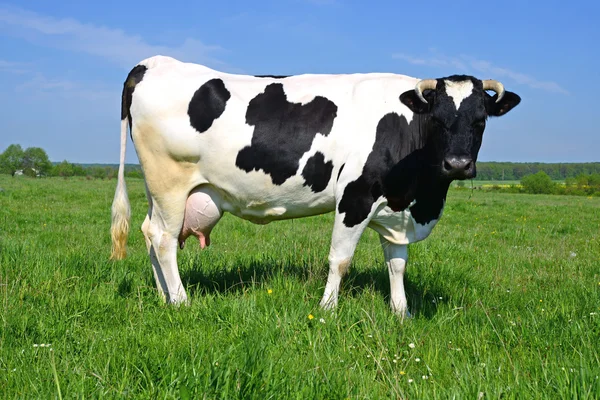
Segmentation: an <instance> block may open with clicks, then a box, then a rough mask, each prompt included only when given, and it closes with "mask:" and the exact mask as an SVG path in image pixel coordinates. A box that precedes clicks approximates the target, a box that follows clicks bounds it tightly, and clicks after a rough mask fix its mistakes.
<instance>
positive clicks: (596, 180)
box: [588, 173, 600, 190]
mask: <svg viewBox="0 0 600 400" xmlns="http://www.w3.org/2000/svg"><path fill="white" fill-rule="evenodd" d="M588 185H589V186H590V187H591V188H593V189H595V190H600V174H598V173H596V174H591V175H590V177H589V178H588Z"/></svg>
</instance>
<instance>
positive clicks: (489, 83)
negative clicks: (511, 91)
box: [482, 79, 504, 103]
mask: <svg viewBox="0 0 600 400" xmlns="http://www.w3.org/2000/svg"><path fill="white" fill-rule="evenodd" d="M482 83H483V90H493V91H494V92H496V94H497V95H498V98H497V99H496V103H497V102H499V101H500V100H501V99H502V98H503V97H504V85H503V84H501V83H500V82H498V81H495V80H493V79H486V80H484V81H482Z"/></svg>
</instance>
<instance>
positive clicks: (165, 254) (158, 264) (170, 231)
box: [144, 192, 187, 304]
mask: <svg viewBox="0 0 600 400" xmlns="http://www.w3.org/2000/svg"><path fill="white" fill-rule="evenodd" d="M186 198H187V193H186V192H183V193H170V194H169V195H168V196H164V197H162V198H154V197H153V198H152V202H151V211H150V218H149V220H148V217H147V220H148V223H147V224H146V221H144V224H146V232H145V236H146V237H147V240H149V243H150V248H149V253H150V260H151V262H152V268H153V270H154V277H155V279H156V282H157V287H158V289H159V292H162V294H163V295H164V297H165V300H166V301H167V302H169V303H173V304H179V303H184V302H186V301H187V294H186V293H185V289H184V287H183V283H182V282H181V277H180V276H179V269H178V267H177V243H178V237H179V232H180V231H181V227H182V226H183V219H184V214H185V203H186Z"/></svg>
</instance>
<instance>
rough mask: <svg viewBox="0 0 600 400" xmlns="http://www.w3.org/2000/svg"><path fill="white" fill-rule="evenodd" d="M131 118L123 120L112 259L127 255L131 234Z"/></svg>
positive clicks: (120, 258) (114, 207)
mask: <svg viewBox="0 0 600 400" xmlns="http://www.w3.org/2000/svg"><path fill="white" fill-rule="evenodd" d="M128 124H129V116H128V115H126V116H125V118H123V119H122V120H121V158H120V160H119V175H118V178H117V189H116V191H115V198H114V199H113V203H112V224H111V226H110V234H111V236H112V251H111V255H110V258H111V259H113V260H122V259H123V258H125V256H126V255H127V249H126V245H127V234H128V233H129V218H130V217H131V207H130V206H129V198H128V197H127V186H126V185H125V149H126V147H127V125H128Z"/></svg>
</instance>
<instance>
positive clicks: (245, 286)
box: [0, 176, 600, 399]
mask: <svg viewBox="0 0 600 400" xmlns="http://www.w3.org/2000/svg"><path fill="white" fill-rule="evenodd" d="M128 184H129V195H130V199H131V202H132V208H133V226H134V227H135V228H134V229H132V233H131V234H130V238H129V256H128V258H127V259H126V260H124V261H120V262H111V261H109V260H108V256H109V252H110V237H109V221H110V204H111V201H112V197H113V190H114V186H115V181H98V180H91V181H87V180H79V179H69V180H65V179H60V178H56V179H39V180H34V179H12V178H10V177H8V176H0V187H1V188H3V191H1V192H0V302H1V306H0V314H1V317H0V318H1V321H0V393H1V395H2V397H3V398H18V399H22V398H49V397H53V398H61V397H62V398H74V397H77V398H92V397H93V398H97V397H109V398H132V397H133V398H182V399H191V398H228V399H231V398H233V399H235V398H244V399H247V398H260V399H266V398H274V399H280V398H298V399H309V398H353V399H359V398H428V399H433V398H478V397H479V396H480V393H483V396H484V398H499V397H502V398H518V399H523V398H590V399H591V398H598V396H600V379H599V378H598V376H599V375H600V359H599V353H600V270H599V264H598V263H599V260H600V229H599V228H600V199H599V198H586V197H568V196H542V195H510V194H498V193H485V192H482V191H473V192H471V191H451V192H450V194H449V200H448V203H447V208H446V211H445V215H444V218H443V219H442V220H441V222H440V224H439V225H438V227H437V228H436V229H435V230H434V232H433V234H432V235H431V236H430V238H429V239H427V240H426V241H424V242H421V243H418V244H416V245H413V246H412V247H411V248H410V257H411V259H410V261H409V267H408V271H407V276H406V285H407V290H408V297H409V307H410V308H411V311H412V313H413V315H414V318H412V319H410V320H408V321H405V322H404V323H401V322H400V321H399V320H398V319H397V318H396V317H394V316H393V315H392V313H391V312H390V310H389V307H388V304H387V301H388V291H389V288H388V278H387V272H386V271H385V269H384V264H383V256H382V254H381V249H380V246H379V242H378V240H377V237H376V235H375V234H374V233H373V232H371V231H368V232H366V234H365V235H364V237H363V238H362V240H361V243H360V244H359V247H358V250H357V252H356V256H355V258H354V261H353V265H352V267H351V269H350V272H349V275H348V276H347V278H346V279H345V280H344V284H343V290H342V293H341V297H340V306H339V308H338V309H337V311H336V312H335V313H334V314H332V313H328V312H324V311H321V310H320V309H319V308H318V302H319V300H320V297H321V295H322V290H323V287H324V284H325V281H326V276H327V264H326V259H327V254H328V246H329V240H330V233H331V227H332V215H325V216H320V217H313V218H306V219H301V220H293V221H285V222H275V223H272V224H270V225H267V226H257V225H252V224H251V223H248V222H246V221H242V220H239V219H236V218H235V217H232V216H230V215H226V216H225V218H224V219H223V220H222V221H221V222H220V223H219V225H218V226H217V227H216V228H215V230H214V231H213V235H212V236H211V239H212V245H211V246H210V247H209V248H208V249H206V250H204V251H199V250H198V249H197V248H196V247H197V244H196V242H195V241H194V240H189V241H188V243H187V245H186V248H185V250H183V251H181V252H180V253H179V264H180V270H181V273H182V276H183V280H184V282H185V284H186V285H187V288H188V293H189V294H191V299H192V302H191V306H189V307H180V308H177V307H169V306H165V305H163V304H161V302H160V301H159V298H158V296H157V295H156V291H155V288H154V281H153V278H152V272H151V267H150V263H149V260H148V257H147V255H146V250H145V245H144V240H143V236H142V234H141V232H140V231H139V226H140V225H141V222H142V221H143V218H144V216H145V210H146V198H145V194H144V191H143V182H142V181H141V180H135V179H129V180H128ZM310 316H313V318H312V319H311V318H309V317H310ZM321 321H323V322H321ZM47 344H48V345H49V346H46V345H47ZM42 345H44V346H42ZM413 345H414V346H413Z"/></svg>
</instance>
